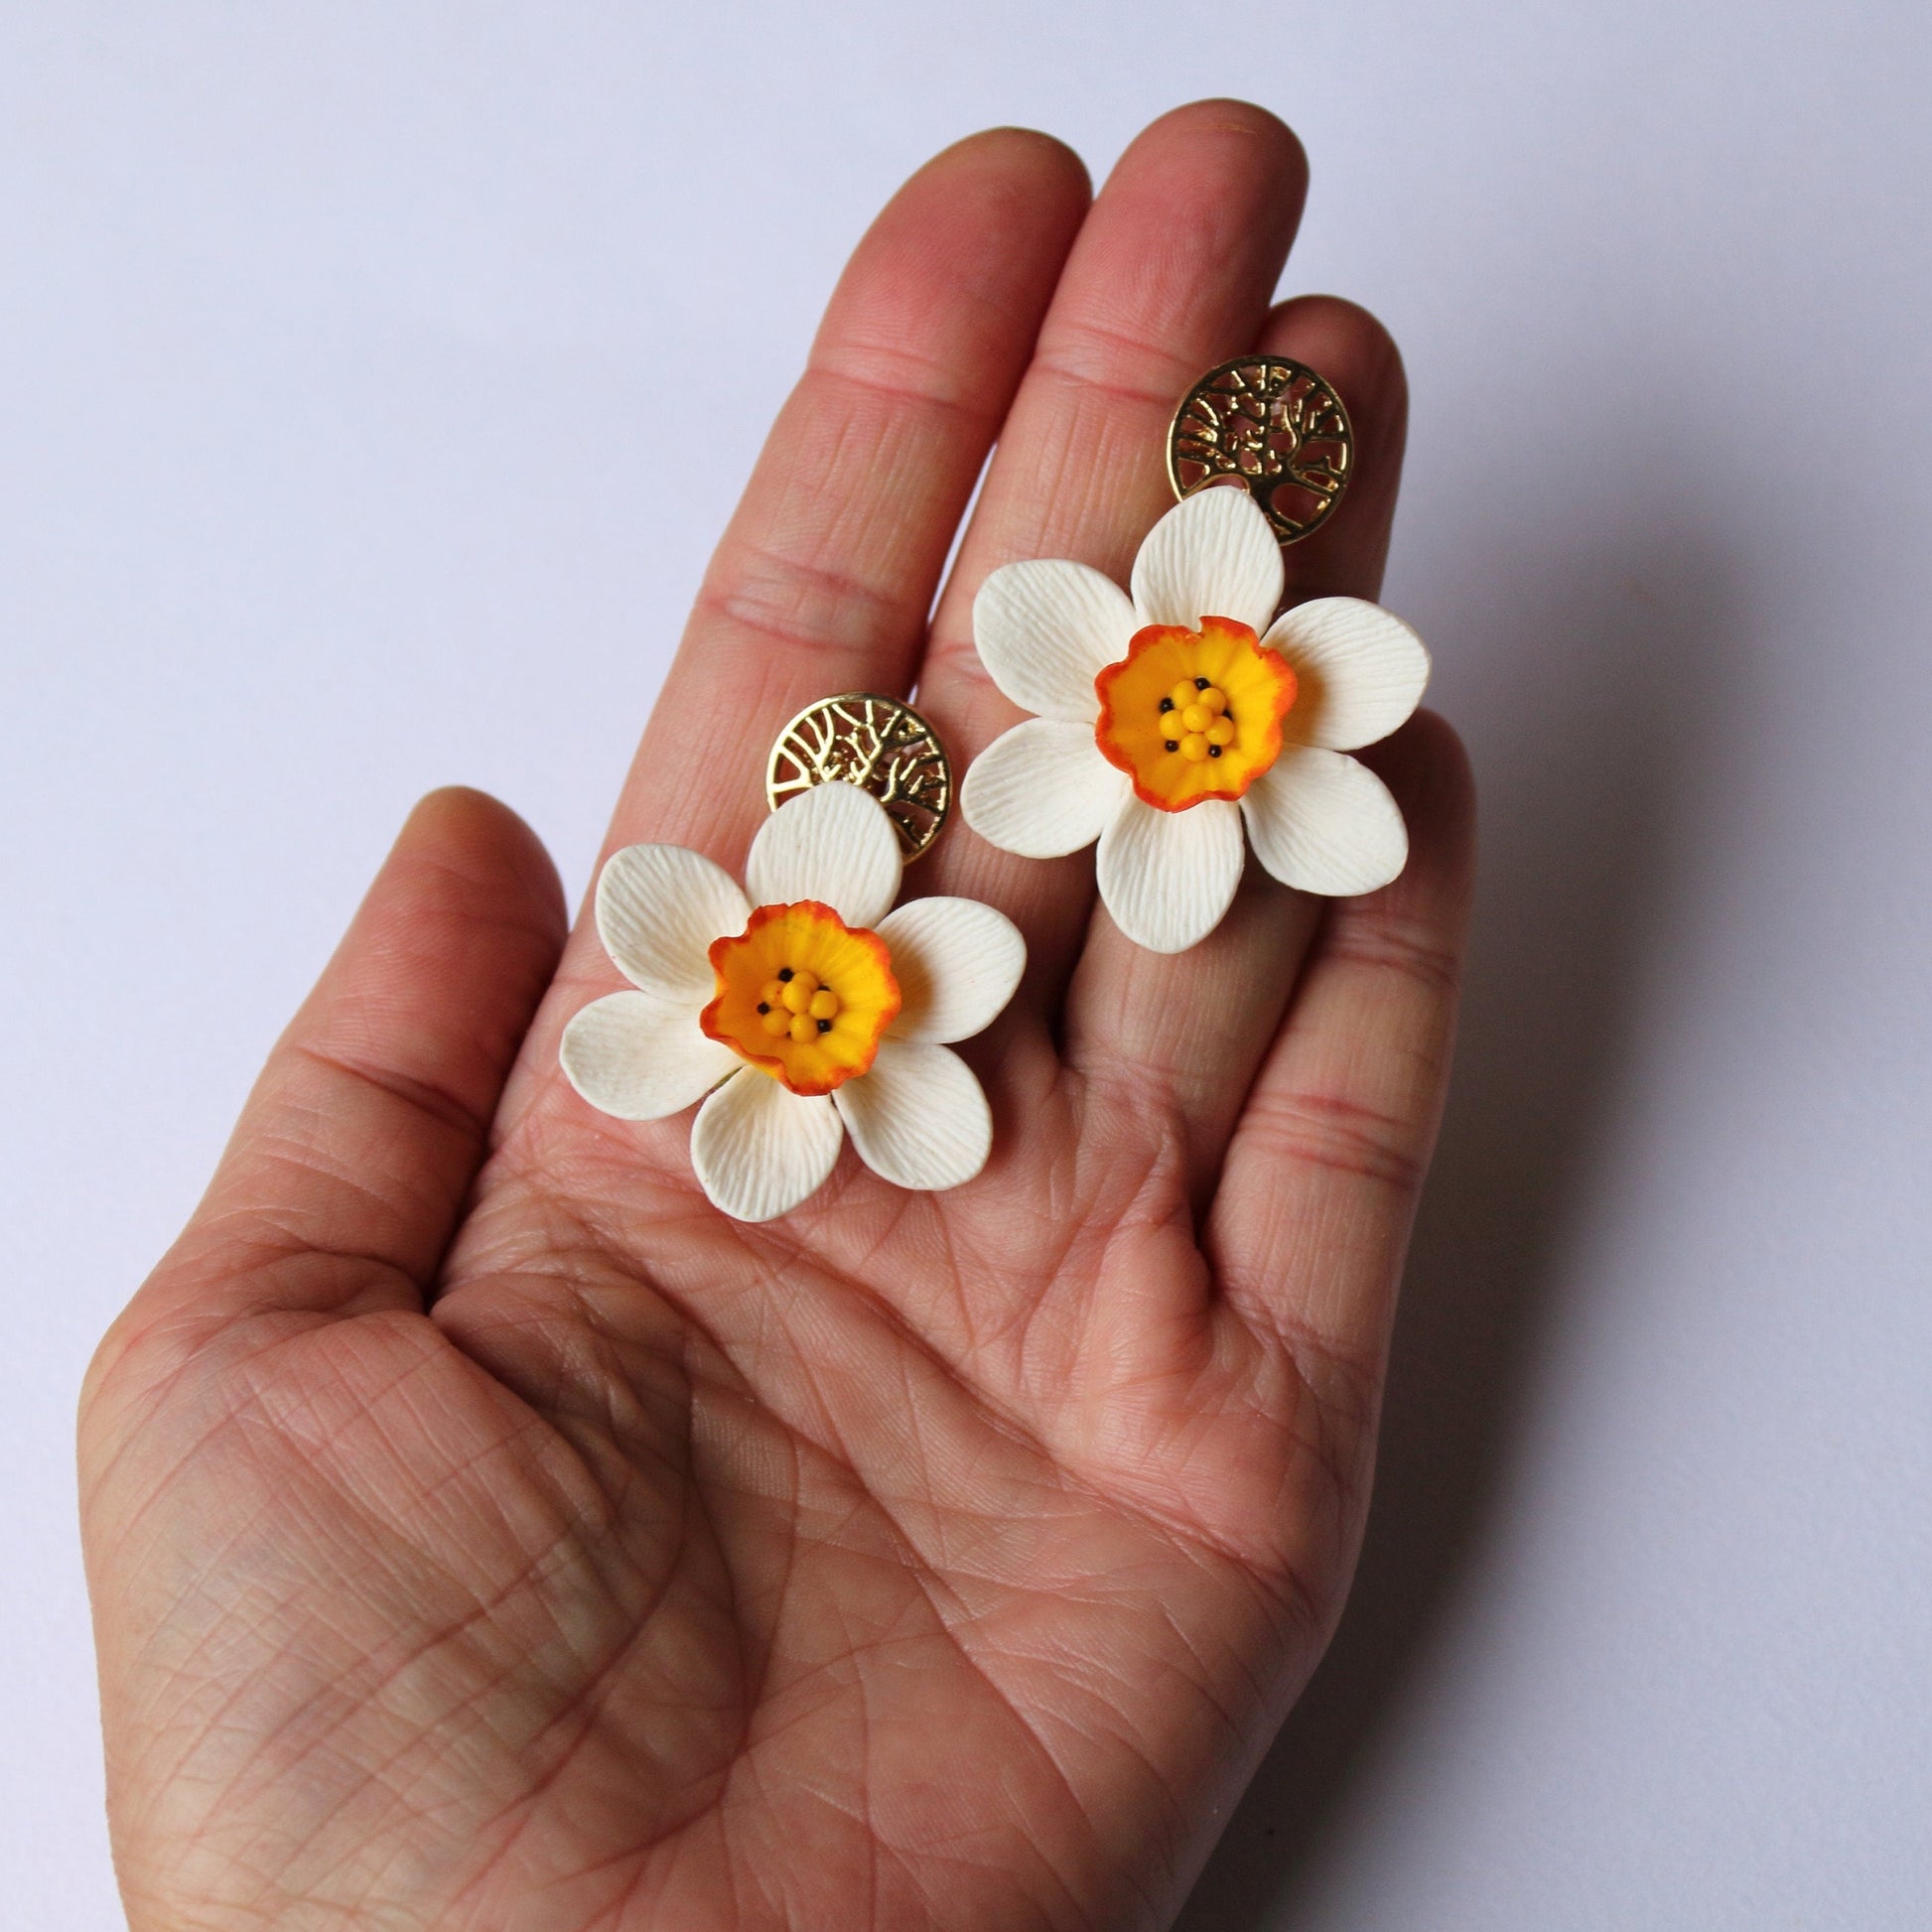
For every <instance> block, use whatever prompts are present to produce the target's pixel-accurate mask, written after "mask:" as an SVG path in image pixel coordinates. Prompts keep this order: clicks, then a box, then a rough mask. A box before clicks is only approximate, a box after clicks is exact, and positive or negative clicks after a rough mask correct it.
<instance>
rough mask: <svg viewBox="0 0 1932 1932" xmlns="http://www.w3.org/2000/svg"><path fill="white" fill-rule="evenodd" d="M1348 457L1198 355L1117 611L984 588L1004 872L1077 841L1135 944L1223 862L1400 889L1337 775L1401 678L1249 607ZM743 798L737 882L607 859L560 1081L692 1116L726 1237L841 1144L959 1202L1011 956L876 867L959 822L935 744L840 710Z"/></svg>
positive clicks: (1309, 529) (1003, 578) (1164, 922)
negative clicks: (590, 966) (756, 809)
mask: <svg viewBox="0 0 1932 1932" xmlns="http://www.w3.org/2000/svg"><path fill="white" fill-rule="evenodd" d="M1353 455H1354V444H1353V435H1352V431H1351V429H1350V426H1349V422H1348V417H1347V412H1346V410H1345V409H1344V408H1343V406H1342V403H1341V399H1340V397H1339V396H1337V395H1336V394H1335V392H1334V390H1333V389H1332V388H1330V387H1329V385H1328V384H1327V383H1326V382H1325V381H1323V380H1322V378H1321V377H1320V376H1318V375H1317V374H1315V373H1314V371H1313V370H1311V369H1309V368H1307V367H1306V366H1305V365H1303V364H1301V363H1298V362H1294V361H1290V360H1288V359H1286V358H1283V357H1273V356H1245V357H1239V358H1237V359H1235V360H1233V361H1230V362H1225V363H1221V364H1219V365H1217V366H1216V367H1215V368H1213V369H1210V370H1209V371H1208V372H1207V373H1206V374H1205V375H1204V376H1202V377H1201V379H1200V380H1199V381H1198V382H1197V383H1195V384H1194V385H1193V387H1192V388H1190V389H1189V390H1188V392H1187V394H1186V395H1185V396H1184V397H1183V398H1182V399H1181V402H1180V405H1179V407H1178V408H1177V409H1176V411H1175V413H1174V417H1173V423H1172V425H1171V427H1170V431H1169V437H1168V469H1169V475H1170V478H1171V480H1172V482H1173V487H1174V491H1175V494H1176V496H1177V497H1178V498H1179V500H1178V501H1177V503H1176V504H1175V506H1174V507H1173V509H1172V510H1170V511H1169V512H1168V513H1167V515H1166V516H1164V517H1163V518H1162V519H1161V520H1160V521H1159V522H1158V523H1157V524H1156V525H1155V526H1154V528H1153V529H1152V530H1151V531H1150V532H1149V533H1148V536H1147V538H1146V540H1145V541H1144V542H1143V543H1142V545H1141V548H1140V552H1139V554H1138V556H1137V557H1136V559H1135V562H1134V568H1133V572H1132V576H1131V580H1130V584H1129V586H1128V587H1127V588H1126V589H1123V588H1122V587H1120V586H1118V585H1116V584H1115V583H1113V582H1112V580H1110V579H1109V578H1107V577H1105V576H1103V575H1102V574H1101V573H1100V572H1098V571H1095V570H1093V569H1091V568H1089V567H1088V566H1086V565H1084V564H1078V563H1072V562H1063V561H1053V560H1036V561H1029V562H1023V563H1014V564H1008V565H1005V566H1003V567H1002V568H1000V569H998V570H996V571H994V572H993V574H992V575H991V576H990V577H989V578H988V579H987V581H986V583H985V585H984V586H983V587H982V588H981V590H980V592H979V595H978V598H977V600H976V602H975V605H974V613H973V626H974V641H975V644H976V646H977V648H978V650H979V653H980V656H981V659H982V661H983V662H984V663H985V665H986V668H987V670H988V672H989V673H990V674H991V676H992V678H993V680H994V682H995V683H996V684H997V685H998V686H999V687H1000V689H1001V690H1002V691H1003V692H1004V693H1005V694H1006V696H1007V697H1008V698H1010V699H1011V700H1012V701H1013V702H1014V703H1015V704H1016V705H1018V706H1019V707H1020V708H1021V709H1022V710H1023V711H1026V712H1029V713H1031V714H1033V715H1031V716H1030V717H1028V718H1027V719H1025V720H1024V721H1023V722H1022V723H1020V724H1018V725H1016V726H1014V727H1013V728H1012V729H1011V730H1010V731H1008V732H1006V733H1005V734H1004V735H1003V736H1001V737H1000V738H998V739H996V740H995V741H994V742H993V743H992V744H991V745H990V746H988V747H987V748H986V750H985V751H984V752H982V753H981V755H980V756H979V758H978V759H976V760H975V761H974V763H973V765H972V766H971V768H970V769H969V770H968V771H967V773H966V775H965V779H964V782H963V783H962V784H961V785H959V786H958V788H957V790H958V803H959V806H960V809H961V810H962V811H963V813H964V815H965V818H966V821H967V823H968V824H969V825H971V826H972V827H973V829H974V830H975V831H976V832H978V833H979V834H980V835H981V836H982V837H984V838H986V839H987V840H988V841H989V842H990V843H992V844H994V845H996V846H999V847H1002V848H1003V849H1005V850H1007V851H1009V852H1014V853H1017V854H1019V855H1021V856H1022V857H1027V858H1039V859H1044V858H1054V857H1059V856H1062V855H1064V854H1067V853H1070V852H1074V851H1078V850H1080V849H1082V848H1083V847H1085V846H1087V845H1092V844H1097V845H1098V848H1099V850H1098V854H1097V859H1096V876H1097V882H1098V885H1099V890H1100V896H1101V898H1102V901H1103V902H1104V903H1105V904H1106V906H1107V908H1108V910H1109V912H1110V913H1111V914H1112V916H1113V918H1114V920H1115V922H1116V923H1117V924H1118V925H1119V926H1120V927H1121V929H1122V930H1123V931H1124V932H1125V933H1126V934H1127V935H1128V937H1129V938H1131V939H1133V940H1135V941H1136V942H1137V943H1139V944H1141V945H1144V946H1147V947H1149V948H1150V949H1152V950H1154V951H1158V952H1170V953H1172V952H1179V951H1183V950H1185V949H1186V948H1187V947H1189V946H1191V945H1194V944H1196V943H1197V942H1198V941H1199V940H1201V939H1203V938H1205V937H1206V935H1207V934H1208V933H1209V932H1211V931H1212V930H1213V929H1214V927H1215V926H1216V925H1217V924H1218V923H1219V922H1220V920H1221V917H1222V916H1223V914H1224V913H1225V912H1226V910H1227V907H1228V904H1229V903H1230V902H1231V900H1232V899H1233V897H1234V892H1235V889H1236V887H1237V886H1238V885H1239V883H1240V878H1241V873H1242V870H1243V867H1244V865H1245V863H1246V852H1247V848H1248V847H1249V846H1250V845H1252V846H1253V848H1254V851H1255V855H1256V857H1257V859H1258V860H1259V862H1260V863H1261V865H1262V866H1263V867H1264V868H1265V869H1266V870H1267V871H1268V872H1269V873H1271V874H1272V875H1273V876H1274V877H1276V878H1277V879H1280V880H1282V881H1283V882H1284V883H1285V884H1287V885H1290V886H1293V887H1297V888H1299V889H1301V890H1303V891H1306V892H1311V893H1318V894H1324V895H1330V896H1345V895H1353V894H1357V893H1365V892H1372V891H1374V890H1375V889H1376V888H1378V887H1380V886H1382V885H1385V884H1387V883H1388V882H1389V881H1390V880H1392V879H1393V878H1395V877H1396V875H1397V874H1398V873H1399V872H1400V871H1401V870H1402V866H1403V864H1404V862H1405V860H1406V857H1407V852H1408V837H1407V831H1406V828H1405V827H1404V825H1403V820H1402V814H1401V811H1400V809H1399V808H1398V807H1397V806H1396V804H1395V801H1394V799H1393V798H1392V797H1391V796H1390V795H1389V793H1388V791H1387V789H1386V788H1385V787H1384V786H1383V785H1382V783H1381V781H1380V779H1378V778H1377V777H1376V776H1375V775H1374V774H1373V773H1372V772H1371V771H1369V770H1368V768H1367V767H1366V766H1365V765H1363V764H1361V763H1359V762H1358V761H1357V760H1356V759H1352V758H1350V757H1349V756H1348V753H1349V752H1350V751H1352V750H1355V749H1357V748H1359V747H1361V746H1364V745H1368V744H1372V743H1374V742H1375V741H1376V740H1378V739H1380V738H1383V737H1386V736H1387V735H1388V733H1390V732H1392V731H1394V730H1395V729H1396V727H1397V726H1399V725H1400V724H1401V723H1402V722H1403V720H1404V719H1406V718H1407V717H1408V716H1409V714H1410V713H1411V712H1412V711H1413V710H1414V709H1415V707H1416V705H1417V703H1418V702H1419V701H1420V699H1421V697H1422V692H1423V687H1424V685H1425V683H1426V682H1427V679H1428V674H1429V658H1428V653H1427V652H1426V651H1425V650H1424V648H1423V645H1422V643H1421V640H1420V639H1419V638H1418V637H1417V636H1416V635H1415V633H1414V631H1412V630H1411V629H1410V628H1409V627H1408V625H1406V624H1404V623H1403V622H1401V621H1400V620H1399V619H1396V618H1394V617H1392V616H1391V615H1390V614H1389V613H1388V612H1386V611H1383V610H1381V609H1380V608H1379V607H1378V606H1376V605H1373V604H1369V603H1365V602H1363V601H1361V600H1359V599H1353V598H1321V599H1317V600H1315V601H1313V602H1312V603H1309V604H1304V605H1300V606H1298V607H1297V608H1296V609H1294V610H1292V611H1290V612H1288V613H1287V614H1286V615H1285V616H1282V617H1279V618H1277V617H1276V615H1275V613H1276V609H1277V607H1278V606H1279V604H1280V603H1281V600H1282V593H1283V588H1284V583H1285V576H1286V572H1285V568H1284V564H1283V559H1282V550H1283V547H1284V546H1285V545H1287V544H1290V543H1294V542H1298V541H1300V540H1301V539H1303V538H1305V537H1307V536H1310V535H1312V534H1313V533H1314V531H1316V530H1317V529H1319V528H1321V527H1322V525H1323V524H1325V523H1326V522H1327V520H1328V518H1329V517H1330V516H1332V515H1333V514H1334V512H1335V510H1336V508H1337V506H1338V505H1339V503H1340V501H1341V497H1342V494H1343V491H1344V490H1345V488H1346V486H1347V483H1348V480H1349V476H1350V473H1351V470H1352V467H1353ZM765 790H766V797H767V800H768V802H769V804H770V806H771V808H772V813H771V816H770V817H769V818H768V819H767V820H766V821H765V823H764V825H763V826H762V827H761V828H760V830H759V835H758V837H757V839H756V840H755V841H754V843H753V847H752V852H751V856H750V859H749V862H748V865H747V870H746V882H745V888H744V889H741V888H740V886H739V885H738V883H737V882H736V881H734V880H732V879H731V878H730V877H729V875H727V874H726V873H725V872H724V871H723V870H722V869H721V868H720V867H718V866H717V865H715V864H714V863H713V862H712V861H711V860H709V859H706V858H704V857H703V856H702V855H700V854H698V853H695V852H691V851H687V850H685V849H684V848H681V847H675V846H651V845H643V846H630V847H627V848H625V849H624V850H623V851H621V852H619V853H617V854H615V855H614V856H613V857H612V859H611V860H610V862H609V863H608V864H607V866H606V867H605V869H604V873H603V875H602V876H601V878H600V880H599V883H598V893H597V919H598V930H599V933H600V935H601V936H602V938H603V941H604V944H605V947H606V950H607V951H608V952H609V953H610V955H611V957H612V959H613V961H614V962H615V963H616V964H617V965H618V967H619V968H620V970H621V971H622V972H623V974H624V975H625V976H626V978H628V979H629V980H630V981H631V988H632V990H630V991H627V992H623V993H618V994H614V995H611V996H609V997H608V998H606V999H603V1000H599V1001H597V1002H595V1003H594V1004H593V1005H592V1006H590V1007H587V1008H586V1009H585V1010H584V1011H583V1012H581V1013H580V1014H578V1015H577V1016H576V1018H575V1019H573V1020H572V1021H571V1023H570V1025H569V1026H568V1027H567V1028H566V1030H565V1034H564V1039H563V1045H562V1061H563V1067H564V1071H565V1073H566V1074H567V1075H568V1076H569V1078H570V1080H571V1082H572V1083H573V1085H574V1086H575V1087H576V1088H577V1090H578V1092H579V1093H580V1094H582V1095H583V1096H584V1098H586V1099H587V1100H589V1101H590V1102H591V1103H592V1105H594V1106H596V1107H598V1108H600V1109H601V1110H602V1111H604V1112H606V1113H609V1114H614V1115H617V1116H619V1117H621V1118H624V1119H631V1120H651V1119H658V1118H662V1117H665V1116H667V1115H669V1114H673V1113H677V1112H680V1111H682V1110H683V1109H684V1108H686V1107H688V1106H690V1105H692V1104H693V1103H694V1102H697V1101H699V1100H702V1101H703V1103H704V1104H703V1106H702V1107H701V1108H700V1110H699V1112H698V1115H697V1118H696V1120H695V1121H694V1123H693V1126H692V1135H691V1156H692V1165H693V1168H694V1170H695V1172H696V1173H697V1176H698V1179H699V1181H700V1183H701V1184H702V1185H703V1187H704V1189H705V1191H706V1193H707V1194H708V1195H709V1196H710V1198H711V1199H712V1200H713V1202H714V1203H715V1204H716V1205H718V1206H719V1207H720V1208H722V1209H723V1210H724V1211H725V1212H726V1213H728V1214H731V1215H734V1216H736V1217H737V1218H740V1219H744V1220H764V1219H768V1218H771V1217H772V1216H774V1215H777V1214H782V1213H784V1212H786V1211H787V1210H788V1209H790V1208H792V1207H794V1206H796V1205H798V1204H799V1203H800V1202H802V1201H803V1200H805V1199H806V1198H808V1197H809V1196H810V1194H812V1193H813V1192H815V1191H816V1189H817V1188H818V1187H819V1186H820V1185H822V1184H823V1182H824V1181H825V1179H826V1178H827V1177H829V1175H830V1173H831V1172H832V1169H833V1167H834V1165H835V1164H836V1162H837V1159H838V1154H839V1150H840V1148H841V1146H842V1144H843V1142H844V1140H845V1139H846V1138H847V1137H848V1136H849V1137H850V1138H851V1140H852V1142H853V1144H854V1146H855V1148H856V1149H857V1151H858V1153H859V1155H860V1158H861V1159H862V1160H863V1161H864V1162H865V1163H866V1165H867V1166H869V1167H870V1168H872V1169H873V1170H874V1171H875V1172H876V1173H879V1174H881V1175H882V1176H883V1177H884V1178H886V1179H887V1180H890V1181H892V1182H894V1183H895V1184H897V1185H898V1186H901V1187H907V1188H916V1189H934V1188H945V1187H952V1186H957V1185H960V1184H961V1183H963V1182H964V1181H966V1180H969V1179H971V1178H972V1177H973V1176H974V1175H975V1174H977V1173H979V1171H980V1169H981V1168H982V1167H983V1166H984V1164H985V1161H986V1158H987V1155H988V1153H989V1151H990V1149H991V1146H992V1117H991V1112H990V1110H989V1109H988V1107H987V1104H986V1098H985V1095H984V1092H983V1091H982V1090H981V1088H980V1086H979V1083H978V1081H977V1079H976V1078H975V1077H974V1075H973V1073H972V1071H971V1069H970V1068H968V1067H967V1065H966V1063H965V1062H964V1061H963V1060H962V1059H961V1058H960V1057H959V1056H958V1055H957V1054H956V1053H954V1052H952V1051H951V1050H950V1047H951V1043H952V1042H954V1041H957V1040H960V1039H964V1038H967V1037H970V1036H971V1035H974V1034H976V1033H979V1032H980V1031H982V1030H983V1029H984V1028H986V1027H987V1026H990V1025H991V1024H992V1022H993V1021H994V1020H995V1019H996V1018H997V1017H998V1015H999V1013H1000V1012H1001V1011H1002V1010H1003V1009H1004V1007H1005V1006H1006V1004H1007V1002H1008V1001H1009V1000H1010V999H1011V998H1012V996H1013V992H1014V990H1015V988H1016V987H1017V986H1018V984H1019V981H1020V976H1021V973H1022V971H1023V970H1024V968H1025V964H1026V946H1025V942H1024V940H1023V939H1022V938H1021V936H1020V933H1019V931H1018V929H1017V928H1016V927H1014V925H1013V924H1012V922H1011V921H1010V920H1009V919H1007V918H1006V917H1005V915H1004V914H1003V913H1000V912H999V911H997V910H995V909H994V908H993V907H991V906H987V905H983V904H980V903H978V902H977V901H974V900H970V899H962V898H946V897H925V898H918V899H913V900H910V901H908V902H907V903H905V904H903V905H899V906H897V909H894V901H895V899H896V897H897V891H898V885H899V878H900V873H901V871H902V868H903V866H904V865H906V864H909V863H911V862H912V861H913V860H916V859H917V858H919V857H920V856H922V855H923V854H924V853H925V852H926V851H928V850H930V848H931V846H932V845H933V843H934V841H935V840H936V839H937V838H938V837H939V834H940V832H941V831H942V829H943V828H944V826H945V824H946V822H947V820H948V818H949V816H950V813H951V810H952V807H953V803H954V793H955V786H954V782H953V773H952V766H951V762H950V760H949V759H948V758H947V755H946V751H945V748H944V746H943V745H942V744H941V742H940V740H939V738H938V735H937V734H936V733H935V732H934V731H933V729H932V727H931V726H930V725H929V724H928V723H927V722H926V721H925V720H924V719H923V718H921V717H920V716H919V715H918V713H917V712H915V711H914V710H912V708H911V707H909V706H908V705H905V704H903V703H901V702H900V701H899V700H897V699H894V698H889V697H884V696H881V695H878V694H875V693H863V692H862V693H848V694H845V695H842V696H839V697H834V698H827V699H823V700H821V701H820V702H818V703H817V704H814V705H811V706H809V707H808V708H807V709H806V710H805V711H803V712H801V713H800V714H799V715H798V716H797V717H796V718H794V719H792V720H791V722H790V723H789V724H788V725H786V727H785V728H784V730H783V731H782V732H781V733H780V734H779V737H778V739H777V741H776V743H775V744H774V746H773V748H772V752H771V755H770V759H769V760H768V762H767V768H766V774H765Z"/></svg>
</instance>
